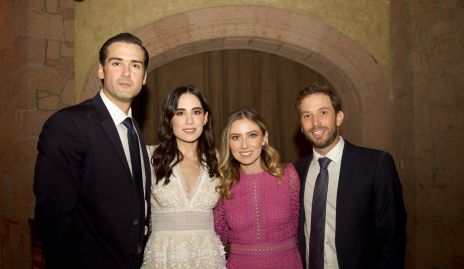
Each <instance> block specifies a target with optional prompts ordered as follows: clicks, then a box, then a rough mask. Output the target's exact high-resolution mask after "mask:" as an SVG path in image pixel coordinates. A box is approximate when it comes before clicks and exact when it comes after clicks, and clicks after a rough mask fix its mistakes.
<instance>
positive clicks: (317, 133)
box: [309, 128, 327, 138]
mask: <svg viewBox="0 0 464 269" xmlns="http://www.w3.org/2000/svg"><path fill="white" fill-rule="evenodd" d="M326 130H327V128H317V129H314V130H311V131H309V132H310V133H311V134H312V135H313V136H314V137H316V138H322V136H323V135H324V133H325V131H326Z"/></svg>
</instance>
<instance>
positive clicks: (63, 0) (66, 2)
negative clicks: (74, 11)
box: [60, 0, 74, 8]
mask: <svg viewBox="0 0 464 269" xmlns="http://www.w3.org/2000/svg"><path fill="white" fill-rule="evenodd" d="M60 7H62V8H74V1H73V0H60Z"/></svg>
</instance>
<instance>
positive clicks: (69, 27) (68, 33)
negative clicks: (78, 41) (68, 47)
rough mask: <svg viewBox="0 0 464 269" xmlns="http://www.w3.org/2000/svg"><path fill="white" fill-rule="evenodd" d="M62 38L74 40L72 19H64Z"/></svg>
mask: <svg viewBox="0 0 464 269" xmlns="http://www.w3.org/2000/svg"><path fill="white" fill-rule="evenodd" d="M64 40H65V41H71V42H73V41H74V20H70V19H66V20H64Z"/></svg>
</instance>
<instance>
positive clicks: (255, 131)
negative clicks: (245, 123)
mask: <svg viewBox="0 0 464 269" xmlns="http://www.w3.org/2000/svg"><path fill="white" fill-rule="evenodd" d="M251 133H259V131H258V130H251V131H249V132H246V133H245V134H251ZM230 135H241V133H230Z"/></svg>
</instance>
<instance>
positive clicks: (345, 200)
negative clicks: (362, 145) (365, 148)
mask: <svg viewBox="0 0 464 269" xmlns="http://www.w3.org/2000/svg"><path fill="white" fill-rule="evenodd" d="M356 152H357V151H356V147H355V146H354V145H352V144H351V143H349V142H348V141H346V140H345V146H344V148H343V155H342V160H341V166H340V177H339V179H338V189H337V214H336V224H335V226H336V227H341V226H343V221H344V220H347V219H350V216H349V214H350V212H348V210H345V208H346V206H348V205H350V201H351V199H353V197H352V195H353V194H352V192H351V189H353V187H355V184H357V182H356V180H355V178H354V176H355V175H354V172H355V170H356V163H357V156H356V155H357V153H356ZM344 214H347V215H344Z"/></svg>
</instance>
